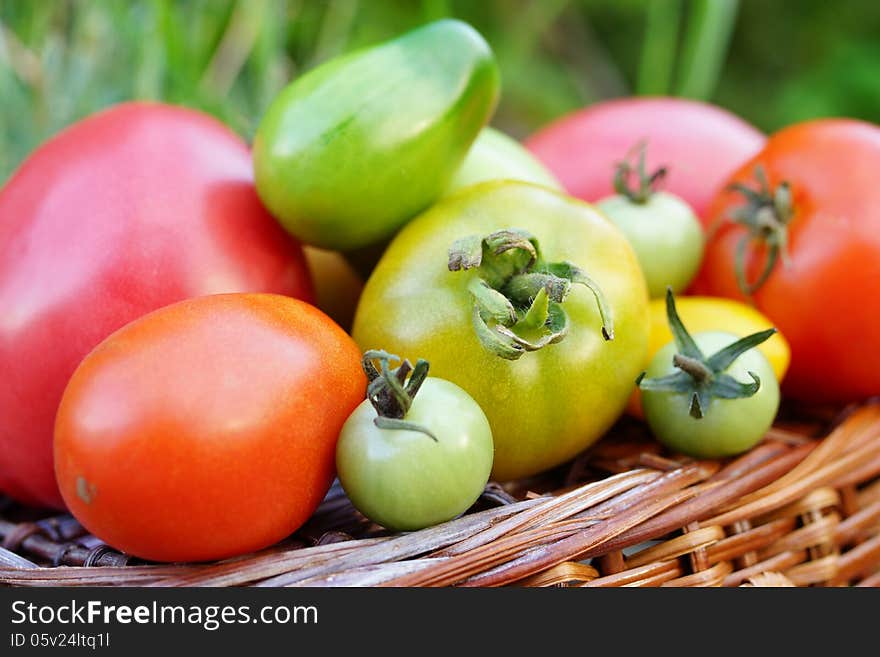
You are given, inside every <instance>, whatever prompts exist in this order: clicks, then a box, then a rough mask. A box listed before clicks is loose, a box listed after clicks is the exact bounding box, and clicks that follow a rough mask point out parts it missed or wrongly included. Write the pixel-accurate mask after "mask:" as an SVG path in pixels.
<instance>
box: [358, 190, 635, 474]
mask: <svg viewBox="0 0 880 657" xmlns="http://www.w3.org/2000/svg"><path fill="white" fill-rule="evenodd" d="M509 228H519V229H522V230H526V231H528V232H529V233H531V234H532V235H534V236H535V237H536V238H537V239H538V240H539V242H540V246H541V248H542V250H543V252H544V256H545V259H546V260H547V261H548V262H555V261H561V260H568V261H570V262H572V263H573V264H575V265H577V266H580V267H582V268H583V269H584V270H585V271H587V273H588V274H589V275H590V276H592V277H593V278H594V279H595V280H596V281H597V282H598V284H599V285H600V286H601V287H602V289H603V291H604V293H605V295H606V296H607V298H608V300H609V304H610V306H611V309H612V312H613V314H614V323H615V329H614V330H615V338H614V340H613V341H610V342H607V341H605V340H604V339H603V337H602V333H601V320H600V317H599V313H598V310H597V308H596V304H595V301H594V299H593V296H592V295H591V294H590V292H589V291H588V290H587V289H586V288H584V287H583V286H580V285H575V286H573V288H572V291H571V293H570V295H569V296H568V298H567V299H566V300H565V301H564V303H563V304H562V306H563V308H564V310H565V312H566V313H567V315H568V317H569V332H568V335H567V336H566V337H565V338H564V340H562V341H561V342H559V343H557V344H552V345H549V346H547V347H545V348H542V349H541V350H539V351H535V352H529V353H525V354H524V355H523V356H522V357H521V358H520V359H518V360H505V359H503V358H500V357H499V356H496V355H494V354H492V353H491V352H489V351H488V350H487V349H486V348H484V347H483V345H482V344H481V343H480V341H479V339H478V337H477V335H476V333H475V331H474V326H473V324H472V316H473V308H474V301H473V299H472V297H471V295H470V292H468V289H467V286H468V283H469V282H470V281H471V279H472V278H473V277H474V276H477V275H478V273H477V272H476V270H471V271H458V272H450V271H449V269H448V254H447V250H448V248H449V246H450V245H451V244H452V243H453V242H454V241H455V240H458V239H461V238H466V237H468V236H471V235H478V236H486V235H488V234H490V233H493V232H494V231H497V230H502V229H509ZM647 301H648V298H647V290H646V286H645V281H644V277H643V275H642V273H641V270H640V269H639V266H638V262H637V261H636V257H635V254H634V252H633V250H632V248H631V247H630V245H629V243H628V242H627V241H626V238H625V237H624V236H623V234H622V233H621V232H620V231H618V230H617V229H616V228H615V227H614V226H613V225H612V224H611V223H610V222H609V221H608V220H607V219H606V218H605V217H603V216H602V215H601V214H600V213H598V212H597V211H596V210H595V209H593V208H592V207H591V206H589V205H587V204H585V203H582V202H580V201H578V200H576V199H573V198H571V197H568V196H565V195H563V194H560V193H557V192H554V191H553V190H550V189H548V188H546V187H543V186H537V185H532V184H528V183H523V182H512V181H501V182H497V181H496V182H486V183H481V184H479V185H474V186H473V187H470V188H469V189H468V190H463V191H462V192H461V193H459V194H456V195H454V196H451V197H449V198H447V199H446V200H444V201H443V202H441V203H438V204H436V205H434V206H433V208H432V209H430V210H428V211H427V212H425V213H423V214H422V215H420V216H419V217H416V218H415V219H414V220H413V221H412V222H411V223H409V224H407V226H406V227H405V228H404V229H403V230H402V231H401V232H400V233H398V235H397V236H396V237H395V239H394V240H393V241H392V242H391V244H390V245H389V247H388V249H387V251H386V252H385V254H384V255H383V256H382V259H381V260H380V261H379V264H378V265H377V267H376V269H375V270H374V272H373V274H372V275H371V276H370V279H369V280H368V281H367V284H366V286H365V288H364V292H363V294H362V295H361V300H360V303H359V304H358V309H357V312H356V314H355V321H354V328H353V333H352V334H353V336H354V338H355V340H357V342H358V344H360V345H361V347H362V348H363V349H374V348H378V347H382V348H384V349H386V350H388V351H391V352H393V353H397V354H419V356H420V357H422V358H425V359H426V360H428V361H429V362H430V363H431V372H432V374H434V375H436V376H438V377H441V378H444V379H447V380H449V381H452V382H453V383H455V384H457V385H459V386H460V387H462V388H463V389H464V390H465V391H467V392H468V393H469V394H470V395H471V396H472V397H473V398H474V399H475V400H476V401H477V403H478V404H479V405H480V407H481V408H482V409H483V410H484V411H485V413H486V416H487V417H488V418H489V424H490V426H491V429H492V436H493V438H494V441H495V463H494V467H493V471H492V476H493V478H495V479H499V480H508V479H515V478H518V477H522V476H528V475H529V474H534V473H537V472H540V471H542V470H544V469H547V468H550V467H552V466H555V465H558V464H559V463H562V462H563V461H565V460H566V459H568V458H571V457H573V456H574V455H575V454H577V453H578V452H579V451H581V450H582V449H584V448H585V447H587V446H588V445H589V444H590V443H592V442H594V441H595V440H597V439H598V438H599V437H600V436H601V435H602V434H603V432H604V431H605V430H606V429H608V427H609V426H610V425H611V424H612V423H613V422H614V421H615V420H616V419H617V417H618V416H619V415H620V413H621V411H622V410H623V407H624V405H625V402H626V399H627V396H628V395H629V393H630V391H631V390H632V387H633V381H634V380H635V378H636V376H637V375H638V373H639V370H640V368H641V366H642V365H643V359H644V357H645V351H646V348H647V340H648V321H647V305H648V304H647Z"/></svg>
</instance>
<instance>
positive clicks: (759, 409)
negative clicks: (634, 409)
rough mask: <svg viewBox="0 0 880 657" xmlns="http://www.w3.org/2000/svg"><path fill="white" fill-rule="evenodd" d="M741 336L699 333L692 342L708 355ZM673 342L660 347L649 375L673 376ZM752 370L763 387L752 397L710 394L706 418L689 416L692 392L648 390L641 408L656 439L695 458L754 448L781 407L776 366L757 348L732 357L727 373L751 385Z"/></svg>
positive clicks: (677, 370)
mask: <svg viewBox="0 0 880 657" xmlns="http://www.w3.org/2000/svg"><path fill="white" fill-rule="evenodd" d="M738 339H739V336H737V335H734V334H733V333H726V332H723V331H705V332H701V333H696V334H695V335H694V336H693V340H694V342H695V343H696V345H697V347H699V348H700V350H701V351H702V352H703V353H704V354H705V355H707V356H708V355H711V354H713V353H716V352H718V351H720V350H721V349H723V348H724V347H727V346H728V345H730V344H731V343H733V342H736V341H737V340H738ZM676 353H677V347H676V344H675V342H670V343H668V344H667V345H666V346H665V347H663V348H661V349H660V350H659V351H658V352H657V353H656V355H655V356H654V358H652V359H651V363H650V365H649V366H648V369H647V371H646V377H647V378H648V379H659V378H660V377H668V376H672V375H675V374H677V373H679V372H680V370H679V369H678V368H677V367H676V366H675V365H674V364H673V357H674V356H675V354H676ZM749 372H753V373H754V374H755V375H757V377H758V380H759V382H760V383H759V386H758V389H757V391H756V392H754V393H753V394H752V395H751V396H749V397H741V398H735V399H724V398H719V397H712V396H709V398H708V399H709V402H708V404H707V405H706V407H705V408H703V409H702V411H701V412H702V417H701V418H699V419H697V418H695V417H693V415H692V414H691V411H690V409H691V401H692V400H691V395H689V394H687V393H683V392H672V391H666V390H645V389H643V390H642V392H641V395H642V409H643V411H644V414H645V420H646V421H647V422H648V425H649V426H650V427H651V430H652V432H653V433H654V435H655V436H656V437H657V439H658V440H659V441H660V442H661V443H663V444H664V445H666V446H667V447H668V448H669V449H671V450H674V451H676V452H681V453H682V454H687V455H689V456H693V457H695V458H720V457H725V456H732V455H734V454H739V453H741V452H744V451H746V450H748V449H750V448H751V447H752V446H754V445H755V444H756V443H757V442H758V441H759V440H761V438H762V437H763V436H764V434H765V433H767V430H768V429H769V428H770V426H771V425H772V424H773V420H774V419H775V417H776V412H777V410H778V409H779V384H778V383H777V381H776V375H775V374H774V372H773V367H772V366H771V365H770V361H768V360H767V358H766V356H764V354H763V353H761V351H760V350H758V349H751V350H749V351H746V352H745V353H743V354H741V355H740V356H739V357H738V358H737V359H736V360H734V361H733V363H731V364H730V365H729V366H728V367H727V368H726V369H725V370H724V373H725V374H728V375H730V376H732V377H733V378H734V379H735V380H736V381H738V382H739V383H741V384H750V383H753V379H752V377H751V375H750V374H749Z"/></svg>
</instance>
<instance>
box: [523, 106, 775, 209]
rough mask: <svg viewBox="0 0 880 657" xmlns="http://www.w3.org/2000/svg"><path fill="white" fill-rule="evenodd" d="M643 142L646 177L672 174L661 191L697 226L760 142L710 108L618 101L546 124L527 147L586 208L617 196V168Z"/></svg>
mask: <svg viewBox="0 0 880 657" xmlns="http://www.w3.org/2000/svg"><path fill="white" fill-rule="evenodd" d="M640 140H647V141H646V143H647V164H648V169H649V170H654V169H656V168H658V167H660V166H667V167H669V173H668V175H667V177H666V178H665V179H664V183H663V189H665V190H666V191H668V192H670V193H672V194H675V195H676V196H680V197H681V198H683V199H684V200H685V201H686V202H687V203H688V205H690V206H691V207H692V208H693V209H694V212H696V213H697V216H699V217H700V218H701V219H703V220H705V218H706V216H707V212H708V207H709V204H710V203H711V201H712V197H713V196H714V195H715V193H716V192H717V190H718V189H719V188H720V187H721V185H723V184H724V182H725V180H726V179H727V178H728V177H729V176H730V174H731V173H732V172H733V171H735V170H736V168H737V167H739V166H740V165H741V164H742V163H743V162H744V161H746V160H747V159H748V158H750V157H751V156H753V155H754V154H755V153H757V152H758V150H759V149H760V148H761V146H762V145H763V144H764V140H765V137H764V135H763V134H762V133H761V132H759V131H758V130H757V129H756V128H754V127H752V126H751V125H749V124H748V123H746V122H745V121H743V120H742V119H740V118H739V117H737V116H736V115H734V114H731V113H730V112H728V111H727V110H725V109H722V108H720V107H717V106H715V105H711V104H707V103H702V102H699V101H694V100H687V99H683V98H668V97H639V98H620V99H615V100H608V101H604V102H600V103H595V104H593V105H590V106H588V107H585V108H583V109H581V110H577V111H575V112H572V113H571V114H568V115H566V116H564V117H562V118H560V119H557V120H556V121H554V122H553V123H551V124H549V125H547V126H546V127H544V128H542V129H541V130H539V131H537V132H536V133H535V134H533V135H531V136H530V137H529V138H528V139H527V140H526V141H525V144H526V146H527V147H528V148H529V149H530V150H531V151H532V152H533V153H534V154H535V155H537V156H538V159H540V160H541V161H542V162H544V164H545V165H547V167H548V168H549V169H550V171H551V172H553V174H554V175H556V177H557V178H559V180H560V181H561V182H562V185H563V187H565V189H566V190H567V191H568V193H569V194H572V195H574V196H576V197H578V198H580V199H583V200H585V201H590V202H594V201H598V200H599V199H601V198H604V197H606V196H609V195H611V194H613V193H614V189H613V186H612V178H613V176H614V166H615V164H617V163H618V162H620V161H621V160H622V159H623V158H624V157H625V156H626V154H627V153H628V152H630V151H631V149H632V148H633V147H634V146H635V145H636V144H637V143H638V142H639V141H640Z"/></svg>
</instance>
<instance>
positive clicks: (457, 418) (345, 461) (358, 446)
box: [336, 352, 493, 531]
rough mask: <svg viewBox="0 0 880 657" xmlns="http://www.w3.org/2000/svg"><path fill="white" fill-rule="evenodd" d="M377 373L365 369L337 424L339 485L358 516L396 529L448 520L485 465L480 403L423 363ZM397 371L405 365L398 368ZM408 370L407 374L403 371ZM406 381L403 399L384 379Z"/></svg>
mask: <svg viewBox="0 0 880 657" xmlns="http://www.w3.org/2000/svg"><path fill="white" fill-rule="evenodd" d="M373 357H378V358H381V359H382V360H383V361H384V362H383V369H382V372H381V373H380V372H378V371H376V370H375V368H373V370H372V371H370V370H369V369H368V374H369V376H370V381H371V389H373V390H374V392H373V394H372V395H370V396H369V397H368V398H367V399H366V400H364V401H363V402H361V404H360V405H359V406H358V407H357V408H356V409H355V410H354V412H353V413H352V414H351V416H350V417H349V418H348V420H346V422H345V425H344V426H343V427H342V433H341V434H340V436H339V442H338V444H337V446H336V468H337V471H338V473H339V483H340V484H341V485H342V488H343V490H345V492H346V494H347V495H348V497H349V499H350V500H351V501H352V504H354V506H355V508H357V509H358V510H359V511H360V512H361V513H363V514H364V515H365V516H366V517H368V518H370V519H371V520H373V521H374V522H376V523H378V524H380V525H382V526H384V527H387V528H388V529H394V530H399V531H408V530H415V529H422V528H424V527H429V526H431V525H436V524H438V523H441V522H445V521H447V520H451V519H453V518H455V517H456V516H458V515H460V514H461V513H463V512H464V511H466V510H467V509H468V508H470V506H471V505H472V504H473V503H474V502H475V501H476V500H477V498H478V497H479V496H480V493H482V492H483V489H484V488H485V486H486V483H487V482H488V481H489V473H490V472H491V470H492V455H493V445H492V431H491V429H490V428H489V421H488V420H487V419H486V415H485V414H484V413H483V411H482V409H481V408H480V407H479V405H478V404H477V403H476V402H475V401H474V400H473V398H472V397H471V396H470V395H468V394H467V393H466V392H465V391H464V390H462V389H461V388H459V387H458V386H457V385H455V384H454V383H451V382H449V381H447V380H445V379H440V378H437V377H433V376H427V372H428V363H427V361H424V360H420V361H419V362H418V363H417V364H416V366H415V368H414V369H411V368H412V366H411V365H410V363H409V361H404V363H403V364H402V365H401V367H399V368H397V369H395V370H391V369H390V368H389V366H388V361H389V359H392V360H398V358H397V356H390V355H389V354H385V353H383V352H367V354H365V358H367V359H368V360H369V359H370V358H373ZM401 368H404V369H401ZM410 371H411V374H410ZM407 375H409V379H408V380H407V385H406V389H405V390H404V394H403V401H404V402H405V406H407V407H406V408H404V406H403V405H401V403H400V401H399V400H397V399H395V397H394V395H393V394H391V392H390V391H391V385H390V384H389V382H388V381H389V377H391V376H395V377H398V379H399V378H401V377H402V378H404V379H406V377H407Z"/></svg>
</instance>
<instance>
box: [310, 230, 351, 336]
mask: <svg viewBox="0 0 880 657" xmlns="http://www.w3.org/2000/svg"><path fill="white" fill-rule="evenodd" d="M303 251H304V252H305V255H306V261H307V262H308V265H309V272H310V273H311V276H312V281H313V283H314V286H315V305H316V306H317V307H318V308H320V309H321V310H323V311H324V312H325V313H327V314H328V315H329V316H330V317H331V318H332V319H333V320H334V321H335V322H336V323H337V324H339V325H340V326H341V327H342V328H344V329H345V330H346V331H348V330H351V323H352V321H354V311H355V308H357V302H358V299H360V296H361V290H363V289H364V280H363V277H361V275H360V274H359V273H358V272H357V271H355V269H354V267H352V265H351V264H350V263H349V262H348V260H346V259H345V256H343V255H342V254H341V253H338V252H336V251H327V250H326V249H319V248H317V247H314V246H306V247H304V248H303Z"/></svg>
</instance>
